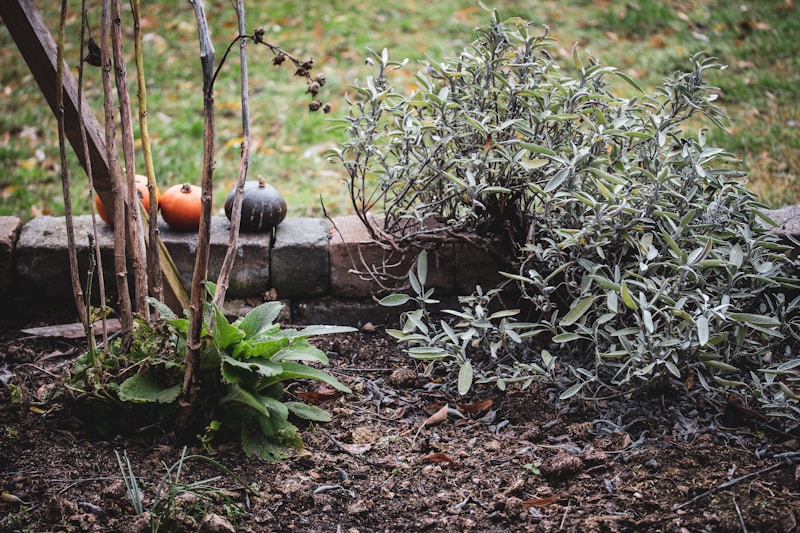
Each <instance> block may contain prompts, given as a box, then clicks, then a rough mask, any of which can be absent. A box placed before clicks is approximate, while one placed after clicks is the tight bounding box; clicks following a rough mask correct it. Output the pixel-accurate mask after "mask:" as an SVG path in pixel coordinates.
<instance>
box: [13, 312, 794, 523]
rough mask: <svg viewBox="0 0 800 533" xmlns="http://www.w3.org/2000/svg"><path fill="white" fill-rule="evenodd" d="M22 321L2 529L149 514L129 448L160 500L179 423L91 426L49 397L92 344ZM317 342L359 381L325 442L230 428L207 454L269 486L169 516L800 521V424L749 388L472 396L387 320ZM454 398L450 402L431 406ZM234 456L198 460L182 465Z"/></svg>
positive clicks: (308, 435)
mask: <svg viewBox="0 0 800 533" xmlns="http://www.w3.org/2000/svg"><path fill="white" fill-rule="evenodd" d="M19 326H20V324H19V323H18V322H5V323H2V324H0V332H2V333H0V423H1V424H2V426H0V428H1V429H0V431H1V432H2V434H0V484H2V490H3V491H4V493H3V499H2V501H1V502H0V531H15V530H19V531H36V532H48V531H59V532H62V531H63V532H67V531H70V532H71V531H130V532H138V531H149V530H150V528H149V523H148V520H147V516H148V515H147V514H145V515H141V516H138V517H137V516H135V512H134V508H133V506H132V505H131V502H130V499H129V498H128V497H127V495H126V494H127V493H126V489H125V485H124V483H123V480H122V476H121V470H120V468H119V466H118V463H117V458H116V456H115V452H119V453H120V454H122V452H125V453H126V454H127V456H128V458H129V460H130V464H131V467H132V469H133V471H134V472H135V474H136V476H137V477H138V480H139V483H140V485H141V489H142V491H143V496H144V505H145V508H146V509H147V508H150V507H151V506H153V505H154V500H153V498H154V495H155V489H156V486H157V485H158V483H159V482H160V481H161V480H162V478H163V477H164V474H165V467H166V466H169V465H172V464H174V463H175V462H176V461H177V460H178V459H179V458H180V456H181V450H182V446H181V445H180V444H178V443H177V441H178V438H177V437H176V436H175V435H173V434H172V433H171V432H170V431H169V428H166V427H160V426H156V427H142V428H130V429H131V431H130V432H129V433H127V434H126V435H124V436H117V437H115V438H113V439H111V440H94V439H91V438H90V437H89V436H88V435H89V434H90V432H89V428H87V427H86V425H85V424H84V423H83V422H81V421H80V420H78V419H77V418H76V417H75V416H74V414H73V413H72V412H71V411H70V410H69V409H68V407H67V406H66V405H64V404H61V403H54V402H51V401H48V398H51V397H52V396H53V393H54V391H55V390H56V388H57V386H58V384H59V383H60V377H61V376H63V375H64V374H65V373H66V372H67V371H68V369H69V366H70V362H71V361H72V360H73V359H74V357H75V356H76V355H77V354H79V353H80V352H81V350H82V346H81V345H80V343H79V342H76V341H65V340H63V339H51V338H30V337H25V336H24V335H22V334H20V333H19ZM316 343H317V345H318V346H320V347H321V348H322V349H323V350H325V351H327V352H328V353H329V355H330V356H331V363H332V365H331V371H332V372H333V373H334V374H335V375H336V376H337V377H338V378H339V379H340V380H341V381H342V382H344V383H346V384H347V385H349V386H350V387H351V388H352V389H353V391H354V393H353V394H352V395H348V396H343V397H340V398H338V399H336V400H335V401H332V402H330V403H328V404H326V407H327V408H328V409H329V410H330V411H331V412H332V413H333V415H334V420H333V422H332V423H330V424H327V425H314V426H310V427H306V428H304V431H303V437H304V440H305V444H306V451H307V453H304V454H299V453H298V454H293V455H292V457H291V458H290V459H287V460H285V461H283V462H280V463H269V462H263V461H259V460H255V459H250V458H247V457H245V456H244V455H243V454H242V453H241V452H240V450H239V448H238V447H237V446H236V445H235V444H233V443H215V444H216V446H215V449H214V451H213V452H211V453H206V454H205V455H207V456H208V457H212V458H213V459H214V460H216V461H218V462H219V463H221V464H222V465H224V466H226V467H227V468H230V469H231V470H232V471H234V472H235V473H236V474H237V475H239V476H240V477H241V478H242V479H243V480H244V481H245V482H247V483H252V484H255V486H256V488H257V495H253V494H247V493H246V492H245V491H243V490H242V488H241V486H240V485H238V484H237V482H236V481H235V480H234V479H233V478H231V477H230V476H225V475H222V477H220V478H219V479H217V480H214V481H212V482H211V484H212V485H213V486H215V487H218V488H220V489H221V490H218V491H213V492H211V493H209V495H208V496H209V498H208V499H205V500H204V499H200V498H197V497H193V496H190V495H187V494H184V495H181V496H179V497H178V498H177V499H176V502H175V507H174V511H175V512H174V513H173V517H174V521H173V522H172V523H171V524H170V525H169V526H168V528H165V529H164V530H165V531H166V530H169V531H206V532H210V531H234V528H235V530H236V531H310V532H311V531H320V532H338V531H344V532H356V531H358V532H366V531H404V530H408V531H445V532H461V531H560V530H563V531H581V532H583V531H759V532H767V531H778V532H789V531H798V525H797V523H798V520H799V519H800V512H798V510H799V509H800V461H798V457H799V456H800V454H798V453H797V450H798V449H799V448H800V446H798V440H797V438H796V436H794V437H793V436H792V435H787V434H781V433H780V432H779V431H773V430H770V429H768V427H767V426H765V425H764V423H763V422H762V421H760V420H759V419H758V417H754V416H747V415H748V412H747V411H745V410H742V409H737V408H736V405H735V404H734V403H730V402H724V401H719V400H718V399H715V398H707V397H704V396H703V395H701V394H699V393H692V394H690V395H688V397H687V395H683V396H679V395H662V396H658V397H648V398H636V399H635V400H630V401H621V400H614V401H612V400H609V401H605V402H603V403H602V404H596V405H589V404H580V403H576V402H573V403H571V404H564V403H561V404H559V403H558V402H557V401H556V400H555V398H557V397H558V391H557V390H556V389H555V388H552V387H550V386H548V385H544V384H542V385H533V386H531V387H530V388H528V389H527V390H524V391H523V390H517V389H514V390H509V391H508V392H506V393H500V392H499V391H498V390H496V389H495V388H494V387H484V388H477V389H476V390H474V391H473V393H472V394H471V395H470V396H469V397H466V398H460V397H458V395H457V394H456V393H455V392H454V391H453V390H452V389H451V388H449V387H448V385H447V383H446V382H444V381H441V382H436V381H432V380H429V379H428V378H424V377H422V376H421V375H420V374H418V372H417V370H419V369H418V368H416V367H415V363H414V362H412V361H411V360H410V359H409V358H407V357H406V356H405V355H404V354H403V352H402V350H401V349H399V348H398V347H397V345H396V344H395V343H394V342H393V341H392V340H390V339H388V338H387V336H386V335H385V334H384V333H383V332H382V331H381V330H377V331H369V332H367V331H361V332H359V333H355V334H350V335H340V336H337V337H335V338H324V339H319V340H317V341H316ZM5 382H7V383H8V384H10V385H11V386H10V387H9V386H6V385H4V384H3V383H5ZM306 389H307V385H306V384H303V383H297V384H294V385H293V386H291V387H289V388H288V392H287V394H290V395H296V396H297V395H300V396H302V393H303V392H307V390H306ZM20 393H21V397H20ZM308 397H309V396H308V395H306V398H308ZM444 406H449V407H450V410H449V412H448V414H447V417H446V419H444V420H443V421H441V422H439V423H428V424H426V421H428V420H429V417H431V416H432V415H435V414H436V413H437V412H440V413H441V408H442V407H444ZM195 443H196V441H195ZM187 453H189V454H191V453H197V454H203V453H205V452H203V451H202V450H201V449H200V448H198V447H194V448H193V447H192V446H190V447H189V449H188V451H187ZM219 474H220V473H219V472H218V471H217V470H215V469H214V468H213V467H212V466H211V465H209V464H207V463H205V462H201V461H187V462H186V466H185V468H184V469H183V471H182V474H181V481H183V482H185V483H189V482H197V481H199V480H204V479H207V478H209V477H212V476H216V475H219ZM20 500H22V502H20ZM23 502H24V503H23ZM204 517H206V518H205V522H204V523H203V525H202V526H200V522H201V521H202V520H203V518H204Z"/></svg>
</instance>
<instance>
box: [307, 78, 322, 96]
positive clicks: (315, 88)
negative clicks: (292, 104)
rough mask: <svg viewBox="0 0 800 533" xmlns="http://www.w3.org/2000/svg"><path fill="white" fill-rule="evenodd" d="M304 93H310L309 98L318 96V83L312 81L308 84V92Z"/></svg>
mask: <svg viewBox="0 0 800 533" xmlns="http://www.w3.org/2000/svg"><path fill="white" fill-rule="evenodd" d="M306 92H309V93H311V96H317V94H319V83H317V82H315V81H312V82H311V83H309V84H308V90H307V91H306Z"/></svg>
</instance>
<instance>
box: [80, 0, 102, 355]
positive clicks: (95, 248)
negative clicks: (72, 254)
mask: <svg viewBox="0 0 800 533" xmlns="http://www.w3.org/2000/svg"><path fill="white" fill-rule="evenodd" d="M81 17H83V20H84V21H85V20H86V0H81ZM85 32H86V24H81V45H80V56H79V57H80V59H81V61H79V62H78V104H77V105H78V116H79V117H82V116H83V57H84V55H83V43H84V42H86V39H85ZM80 131H81V145H82V146H83V158H84V161H86V176H87V179H88V181H89V210H90V212H91V214H92V235H94V239H92V246H91V248H92V249H91V253H92V254H94V266H95V268H96V269H97V272H98V273H99V275H98V276H97V288H98V290H99V291H100V296H99V298H100V320H101V329H102V334H103V346H108V323H107V321H106V318H107V315H108V313H107V312H106V310H107V309H106V282H105V277H104V276H103V257H102V254H101V253H100V242H99V240H98V238H97V217H96V216H95V208H94V179H93V177H92V176H93V174H92V160H91V158H90V157H89V142H88V139H87V136H86V125H85V124H81V129H80ZM88 305H91V302H90V301H89V302H87V306H88ZM87 314H88V315H90V313H87ZM88 319H89V320H88V323H89V324H90V327H91V324H92V322H93V321H92V317H91V316H88ZM87 341H88V342H89V348H90V353H94V334H90V335H89V338H88V339H87ZM94 361H95V368H96V369H97V370H99V369H100V366H101V365H100V360H99V359H97V358H94Z"/></svg>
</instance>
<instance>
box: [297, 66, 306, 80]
mask: <svg viewBox="0 0 800 533" xmlns="http://www.w3.org/2000/svg"><path fill="white" fill-rule="evenodd" d="M294 75H295V76H297V77H300V78H305V77H306V76H308V71H307V70H306V69H304V68H303V67H300V68H298V69H297V70H295V71H294Z"/></svg>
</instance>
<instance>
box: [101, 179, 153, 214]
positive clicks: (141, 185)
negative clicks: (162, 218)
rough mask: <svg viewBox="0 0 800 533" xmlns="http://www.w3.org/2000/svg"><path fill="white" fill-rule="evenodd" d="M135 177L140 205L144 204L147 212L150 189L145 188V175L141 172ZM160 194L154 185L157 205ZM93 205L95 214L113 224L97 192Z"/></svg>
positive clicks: (148, 209)
mask: <svg viewBox="0 0 800 533" xmlns="http://www.w3.org/2000/svg"><path fill="white" fill-rule="evenodd" d="M135 179H136V191H137V192H138V194H139V200H140V201H141V202H142V205H144V208H145V210H146V211H147V212H148V213H149V212H150V190H149V189H148V188H147V176H142V175H141V174H136V177H135ZM160 194H161V193H160V191H159V190H158V187H157V186H156V205H158V202H159V197H160ZM94 205H95V208H96V209H97V214H98V215H99V216H100V218H101V219H103V221H104V222H105V223H106V224H110V225H112V226H113V225H114V221H113V220H112V219H111V217H110V216H109V214H108V211H107V210H106V206H104V205H103V201H102V200H101V199H100V196H99V195H97V194H95V196H94Z"/></svg>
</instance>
